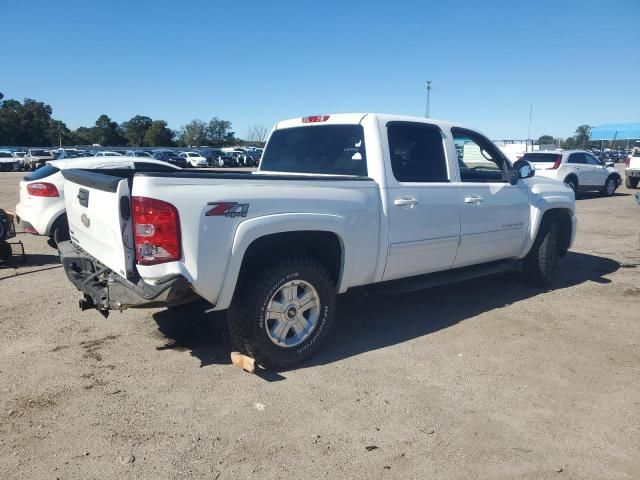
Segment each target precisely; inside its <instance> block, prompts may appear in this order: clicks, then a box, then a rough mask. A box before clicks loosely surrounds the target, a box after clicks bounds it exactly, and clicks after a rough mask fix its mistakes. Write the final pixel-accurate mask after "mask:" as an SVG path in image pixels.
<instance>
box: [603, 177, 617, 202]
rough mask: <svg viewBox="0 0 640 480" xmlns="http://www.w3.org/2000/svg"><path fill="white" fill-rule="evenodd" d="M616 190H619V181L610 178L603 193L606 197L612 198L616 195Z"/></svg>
mask: <svg viewBox="0 0 640 480" xmlns="http://www.w3.org/2000/svg"><path fill="white" fill-rule="evenodd" d="M616 188H618V182H617V180H616V179H615V178H614V177H609V178H607V181H606V182H605V184H604V188H603V189H602V190H601V193H602V194H603V195H604V196H606V197H611V196H613V194H614V193H616Z"/></svg>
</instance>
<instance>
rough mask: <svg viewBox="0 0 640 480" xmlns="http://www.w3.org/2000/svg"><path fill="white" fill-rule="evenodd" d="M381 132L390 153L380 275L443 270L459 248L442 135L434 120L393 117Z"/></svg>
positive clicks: (455, 191) (455, 192)
mask: <svg viewBox="0 0 640 480" xmlns="http://www.w3.org/2000/svg"><path fill="white" fill-rule="evenodd" d="M381 133H382V143H383V148H384V149H385V150H386V152H385V153H386V154H387V155H389V157H390V162H385V163H386V168H387V171H386V177H387V191H386V195H387V209H388V218H389V249H388V254H387V264H386V267H385V271H384V276H383V280H392V279H394V278H401V277H408V276H412V275H420V274H424V273H430V272H435V271H440V270H447V269H449V268H451V265H452V264H453V260H454V259H455V256H456V252H457V250H458V243H459V238H460V203H459V198H460V193H459V187H458V185H455V184H453V183H451V181H450V176H449V173H450V172H449V170H450V169H449V168H448V166H447V160H446V155H445V149H444V146H443V145H444V142H443V134H442V132H441V130H440V129H439V128H438V127H437V126H435V125H432V124H428V123H421V122H395V121H393V122H388V123H387V125H386V132H385V128H384V126H381ZM385 133H386V134H385Z"/></svg>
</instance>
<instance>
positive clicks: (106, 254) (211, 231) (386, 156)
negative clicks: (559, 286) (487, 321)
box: [59, 113, 576, 368]
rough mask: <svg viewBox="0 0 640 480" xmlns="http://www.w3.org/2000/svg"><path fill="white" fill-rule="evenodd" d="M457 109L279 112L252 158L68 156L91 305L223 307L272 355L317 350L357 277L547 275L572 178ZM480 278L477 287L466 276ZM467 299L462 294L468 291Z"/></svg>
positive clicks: (68, 254)
mask: <svg viewBox="0 0 640 480" xmlns="http://www.w3.org/2000/svg"><path fill="white" fill-rule="evenodd" d="M534 174H535V171H534V168H533V166H532V165H531V164H530V163H528V162H526V161H519V162H516V163H515V164H514V165H513V166H512V165H511V164H510V163H509V161H508V160H507V159H506V157H505V156H504V155H503V154H502V153H501V152H500V150H499V149H498V148H496V146H495V145H494V144H493V143H492V142H491V141H490V140H488V139H487V138H486V137H485V136H483V135H482V134H480V133H478V132H477V131H475V130H471V129H468V128H465V127H462V126H459V125H456V124H452V123H447V122H441V121H436V120H430V119H424V118H414V117H405V116H398V115H383V114H371V113H367V114H339V115H316V116H311V117H304V118H296V119H293V120H286V121H282V122H279V123H278V124H277V125H276V126H275V127H274V129H273V131H272V133H271V136H270V138H269V141H268V143H267V146H266V149H265V152H264V155H263V157H262V162H261V164H260V169H259V170H258V171H257V172H255V173H247V172H243V173H239V172H234V173H227V172H224V173H222V172H213V171H210V172H203V171H201V170H200V171H190V170H181V171H178V172H150V171H144V172H134V171H131V170H123V171H105V172H97V171H83V170H65V171H64V172H63V175H64V177H65V179H66V180H65V187H64V188H65V191H66V192H67V195H66V197H65V200H66V209H67V215H68V221H69V229H70V235H71V241H70V242H62V243H61V244H60V245H59V248H60V253H61V259H62V262H63V264H64V267H65V270H66V273H67V276H68V277H69V279H70V280H71V282H73V283H74V284H75V285H76V286H77V288H78V289H79V290H81V291H82V292H84V299H83V300H81V301H80V305H81V307H82V308H97V309H98V310H99V311H101V312H102V313H103V314H105V315H106V313H107V312H108V310H123V309H126V308H130V307H157V306H169V307H171V306H173V305H178V304H180V303H182V302H186V301H189V300H191V299H193V298H197V297H202V298H204V299H206V300H207V301H209V302H210V303H211V304H213V305H214V309H216V310H224V309H228V319H229V326H230V331H231V336H232V339H233V342H234V345H235V346H236V347H237V348H239V349H241V350H242V351H244V352H246V353H247V354H249V355H251V356H253V357H254V358H255V359H256V360H257V362H258V363H260V364H262V365H264V366H266V367H276V368H283V367H288V366H291V365H293V364H295V363H297V362H300V361H302V360H304V359H305V358H307V357H309V356H310V355H312V354H313V353H314V352H315V351H317V349H318V348H319V347H320V345H321V344H322V342H323V340H324V339H325V338H326V336H327V335H328V333H329V331H330V329H331V326H332V324H333V323H334V321H335V317H336V295H337V294H340V293H343V292H346V291H347V290H348V289H350V288H353V287H361V286H369V287H370V288H373V287H375V289H376V290H382V291H391V292H399V291H409V290H416V289H421V288H425V287H429V286H433V285H438V284H443V283H449V282H453V281H457V280H463V279H469V278H474V277H479V276H481V275H487V274H493V273H497V272H503V271H506V270H513V269H519V270H521V271H522V272H523V275H524V277H525V278H526V279H528V280H530V281H531V282H533V283H536V284H541V285H547V284H549V283H550V282H551V280H552V276H553V273H554V270H555V267H556V261H557V258H558V257H559V256H560V257H561V256H562V255H564V254H565V253H566V252H567V250H568V249H569V248H570V246H571V245H572V243H573V239H574V236H575V231H576V216H575V200H574V193H573V191H572V190H571V189H569V188H568V187H567V186H566V185H564V184H563V183H562V182H559V181H555V180H552V179H547V178H536V177H535V176H534ZM471 288H472V287H471ZM465 301H467V300H465Z"/></svg>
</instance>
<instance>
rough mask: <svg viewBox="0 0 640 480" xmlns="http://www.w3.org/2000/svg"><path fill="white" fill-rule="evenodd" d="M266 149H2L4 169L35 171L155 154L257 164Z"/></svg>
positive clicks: (196, 161)
mask: <svg viewBox="0 0 640 480" xmlns="http://www.w3.org/2000/svg"><path fill="white" fill-rule="evenodd" d="M262 151H263V150H262V149H261V148H257V147H235V148H211V147H202V148H198V149H193V150H185V151H176V150H174V149H170V148H160V149H153V150H133V149H132V150H95V149H93V150H80V149H75V148H59V149H56V150H49V149H45V148H29V149H27V150H26V151H11V150H0V171H21V170H26V171H33V170H35V169H37V168H38V167H41V166H42V165H44V164H45V163H46V162H48V161H50V160H62V159H69V158H81V157H118V156H129V157H137V158H152V159H156V160H161V161H163V162H167V163H169V164H171V165H174V166H176V167H180V168H198V167H257V166H259V165H260V158H261V157H262Z"/></svg>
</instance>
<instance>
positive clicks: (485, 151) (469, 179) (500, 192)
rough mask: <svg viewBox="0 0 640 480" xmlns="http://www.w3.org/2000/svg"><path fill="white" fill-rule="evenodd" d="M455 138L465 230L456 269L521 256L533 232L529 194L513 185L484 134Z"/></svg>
mask: <svg viewBox="0 0 640 480" xmlns="http://www.w3.org/2000/svg"><path fill="white" fill-rule="evenodd" d="M451 133H452V136H453V142H454V144H455V148H456V153H457V156H458V165H459V167H460V180H461V181H460V183H459V186H460V208H461V216H462V221H461V224H462V231H461V237H460V248H459V249H458V255H457V256H456V260H455V262H454V265H453V266H454V267H456V268H457V267H464V266H467V265H474V264H478V263H484V262H489V261H493V260H500V259H507V258H513V257H515V256H517V255H518V254H519V253H520V251H521V249H522V245H523V243H524V239H525V235H526V232H527V230H528V227H529V189H528V188H527V186H526V185H525V184H524V182H518V183H516V184H515V185H512V184H511V183H510V181H509V180H510V168H511V167H510V165H509V163H508V160H507V159H506V157H505V156H504V155H502V153H501V152H500V150H498V148H497V147H496V146H495V145H494V144H493V142H491V141H490V140H489V139H487V138H486V137H484V136H483V135H481V134H479V133H477V132H474V131H472V130H468V129H464V128H456V127H454V128H452V129H451Z"/></svg>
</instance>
